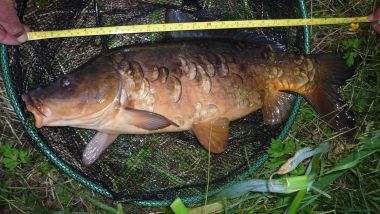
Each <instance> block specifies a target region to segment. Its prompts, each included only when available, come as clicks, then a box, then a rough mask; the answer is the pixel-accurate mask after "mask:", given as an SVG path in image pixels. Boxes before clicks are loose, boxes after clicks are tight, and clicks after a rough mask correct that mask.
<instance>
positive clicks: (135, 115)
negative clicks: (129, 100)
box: [125, 109, 178, 130]
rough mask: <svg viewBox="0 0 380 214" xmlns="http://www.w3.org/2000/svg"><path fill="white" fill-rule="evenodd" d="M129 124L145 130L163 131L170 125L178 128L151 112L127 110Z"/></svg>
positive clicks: (166, 119)
mask: <svg viewBox="0 0 380 214" xmlns="http://www.w3.org/2000/svg"><path fill="white" fill-rule="evenodd" d="M125 111H126V116H127V117H128V123H129V124H131V125H134V126H136V127H139V128H142V129H145V130H157V129H163V128H165V127H168V126H170V125H174V126H178V125H177V124H175V123H174V122H172V121H171V120H169V119H168V118H166V117H164V116H162V115H160V114H156V113H153V112H149V111H144V110H136V109H125Z"/></svg>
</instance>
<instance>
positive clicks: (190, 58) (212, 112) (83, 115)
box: [22, 10, 355, 166]
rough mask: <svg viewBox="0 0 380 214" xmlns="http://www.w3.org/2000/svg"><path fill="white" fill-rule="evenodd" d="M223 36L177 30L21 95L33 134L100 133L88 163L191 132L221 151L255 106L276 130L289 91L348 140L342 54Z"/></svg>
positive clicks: (177, 16)
mask: <svg viewBox="0 0 380 214" xmlns="http://www.w3.org/2000/svg"><path fill="white" fill-rule="evenodd" d="M167 17H169V18H168V19H169V22H176V21H189V20H191V18H189V15H188V14H184V13H181V12H179V11H174V10H173V11H169V13H168V14H167ZM216 32H217V33H218V34H220V35H222V32H221V31H216ZM229 32H230V33H227V34H225V35H227V38H224V39H212V34H207V33H203V34H202V37H197V36H194V35H192V34H189V33H188V32H179V33H178V34H177V35H179V34H181V36H180V37H189V38H190V39H187V40H183V41H178V40H175V39H173V40H171V41H166V42H159V43H154V44H145V45H139V46H130V47H123V48H120V49H116V50H112V51H110V52H108V53H105V54H101V55H100V56H97V57H95V58H93V59H92V60H90V61H89V62H87V63H86V64H84V65H82V66H80V67H79V68H77V69H76V70H74V71H73V72H71V73H69V74H68V75H65V76H63V77H62V78H60V79H58V80H57V81H56V82H54V83H52V84H51V85H50V86H48V87H45V88H37V89H34V90H32V91H30V92H29V93H27V94H24V95H22V100H23V101H24V102H25V104H26V108H27V109H28V111H30V112H32V113H33V115H34V118H35V126H36V127H37V128H40V127H43V126H71V127H77V128H86V129H94V130H97V131H98V132H97V134H96V135H95V136H94V137H93V139H92V140H91V141H90V142H89V143H88V144H87V145H86V148H85V149H84V152H83V156H82V161H83V164H84V165H86V166H89V165H91V164H93V163H94V162H95V161H96V160H97V159H98V158H99V157H100V155H101V154H102V153H103V152H104V151H105V150H106V149H107V147H109V146H110V145H111V143H112V142H113V141H114V140H115V139H116V138H117V136H118V135H120V134H152V133H162V132H179V131H186V130H192V131H193V133H194V134H195V136H196V137H197V139H198V141H199V142H200V144H201V145H202V146H203V147H204V148H205V149H207V150H208V151H210V152H212V153H222V152H223V151H224V150H225V149H226V147H227V141H228V132H229V130H228V129H229V123H230V121H233V120H236V119H239V118H242V117H244V116H246V115H248V114H250V113H252V112H254V111H257V110H259V109H261V110H262V113H263V120H264V123H266V124H269V125H276V124H281V123H283V122H284V121H286V120H287V119H288V117H289V115H290V112H291V111H292V108H293V104H294V101H295V95H294V93H297V94H300V95H302V96H303V97H304V98H305V99H306V100H307V101H308V102H309V103H310V104H311V105H312V106H313V107H314V108H315V109H316V110H317V112H319V113H320V114H321V116H322V118H323V119H324V120H325V121H327V122H328V123H329V124H330V125H331V127H332V128H333V129H335V130H336V131H339V132H343V133H345V135H346V136H347V137H348V138H350V137H351V136H352V130H353V128H354V126H355V119H354V115H353V113H352V112H351V111H350V109H349V107H348V106H347V105H345V104H344V102H343V99H342V98H341V96H340V95H339V86H340V85H342V84H344V82H345V80H346V79H348V78H350V77H351V76H352V75H353V69H350V68H348V67H347V66H346V65H345V61H344V60H343V58H342V57H341V56H339V55H335V54H325V55H323V54H317V55H308V56H304V55H297V54H293V53H287V52H284V51H281V50H274V49H273V48H272V47H273V46H271V45H257V44H253V43H251V42H245V41H238V40H236V38H232V39H228V37H231V35H233V36H232V37H234V36H235V37H236V36H237V35H239V34H238V33H234V32H233V31H229ZM231 32H232V33H231ZM172 34H173V35H176V34H175V33H172ZM228 35H229V36H228ZM174 37H175V36H174ZM248 37H252V36H251V35H250V36H248ZM259 37H260V36H256V37H254V39H256V40H257V38H259ZM194 38H195V39H194ZM259 40H260V38H259ZM258 43H260V42H258Z"/></svg>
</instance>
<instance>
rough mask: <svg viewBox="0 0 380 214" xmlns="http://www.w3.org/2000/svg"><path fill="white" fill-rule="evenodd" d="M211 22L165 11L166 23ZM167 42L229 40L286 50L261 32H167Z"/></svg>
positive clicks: (185, 13)
mask: <svg viewBox="0 0 380 214" xmlns="http://www.w3.org/2000/svg"><path fill="white" fill-rule="evenodd" d="M214 20H215V19H214ZM197 21H213V20H212V19H211V18H210V17H203V18H202V17H197V15H196V14H190V13H187V12H184V11H182V10H179V9H168V10H167V11H166V22H167V23H178V22H197ZM166 38H167V39H168V40H173V39H174V40H186V39H188V40H193V39H231V40H237V41H243V42H251V43H255V44H263V45H264V44H265V45H271V46H272V48H273V49H276V50H286V48H287V47H286V45H285V42H283V41H279V39H278V38H275V37H274V36H273V35H269V34H265V33H264V32H263V31H257V30H256V31H253V30H248V29H238V30H237V29H233V30H199V31H198V30H197V31H174V32H167V34H166Z"/></svg>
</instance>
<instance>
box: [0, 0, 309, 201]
mask: <svg viewBox="0 0 380 214" xmlns="http://www.w3.org/2000/svg"><path fill="white" fill-rule="evenodd" d="M299 5H300V9H301V13H302V17H303V18H308V14H307V8H306V5H305V2H304V0H299ZM304 37H305V38H304V48H305V53H306V54H310V28H309V26H304ZM0 63H1V71H2V75H3V80H4V85H5V90H6V93H7V96H8V99H9V101H10V103H11V105H12V106H13V108H14V110H15V112H16V114H17V117H18V118H19V119H20V121H21V123H22V125H23V127H24V128H25V129H26V130H27V132H28V134H29V136H30V137H31V138H32V139H33V140H34V141H35V142H36V145H37V148H38V149H39V150H40V151H41V152H42V153H43V154H44V155H45V156H46V157H47V158H48V159H49V160H50V162H51V163H52V164H53V165H55V166H56V167H57V168H58V169H59V170H61V171H62V172H63V173H65V174H66V175H68V176H69V177H71V178H73V179H74V180H76V181H78V182H79V183H80V184H82V185H84V186H85V187H87V188H89V189H91V190H93V191H95V192H97V193H99V194H100V195H102V196H105V197H107V198H109V199H114V196H113V195H114V194H113V192H112V191H111V190H109V189H107V188H105V187H103V186H101V185H99V184H97V183H95V182H93V181H91V180H90V179H88V178H86V177H84V176H82V175H80V174H79V173H78V172H77V171H76V170H74V169H72V168H71V167H70V166H68V165H67V164H66V163H65V162H64V161H63V160H62V159H60V158H59V157H58V156H57V155H56V154H54V152H53V151H52V150H51V148H50V147H49V146H47V145H46V144H45V143H44V142H43V140H42V139H41V138H40V137H39V135H38V132H37V130H36V129H35V128H33V127H30V126H28V125H27V120H26V118H25V116H24V115H23V110H22V107H21V104H20V101H19V99H18V96H17V95H16V92H15V89H14V85H13V83H12V75H11V71H10V69H9V61H8V51H7V47H6V46H5V45H3V44H1V45H0ZM301 103H302V97H301V96H300V95H298V96H297V100H296V102H295V104H294V107H293V111H292V113H291V115H290V117H289V119H288V121H287V122H286V124H285V126H284V128H283V130H282V131H281V133H280V134H279V136H278V139H279V140H284V139H285V137H286V134H287V133H288V131H289V130H290V128H291V126H292V125H293V123H294V121H295V119H296V117H297V114H298V111H299V108H300V106H301ZM268 158H269V156H268V154H262V155H261V157H259V158H258V160H257V161H256V163H255V164H254V165H252V166H251V167H250V168H249V169H248V170H247V171H245V172H244V173H242V174H241V175H240V176H238V177H237V178H236V179H234V180H232V181H231V182H229V183H227V184H225V185H224V186H222V187H220V188H217V189H213V190H212V191H210V192H209V193H208V195H209V197H211V196H212V195H214V194H216V193H217V192H219V191H221V190H223V189H225V188H227V187H229V186H231V185H233V184H235V183H237V182H239V181H242V180H244V179H246V178H247V177H248V176H250V175H251V174H252V173H254V172H255V171H256V170H257V169H258V168H259V167H260V166H262V165H263V164H264V163H265V162H266V161H267V160H268ZM203 199H204V195H203V194H199V195H194V196H191V197H185V198H182V201H183V202H184V203H185V204H186V205H189V204H192V203H195V202H198V201H200V200H203ZM127 203H130V204H133V205H138V206H147V207H163V206H169V205H170V204H171V203H172V201H171V200H149V201H144V200H143V201H127Z"/></svg>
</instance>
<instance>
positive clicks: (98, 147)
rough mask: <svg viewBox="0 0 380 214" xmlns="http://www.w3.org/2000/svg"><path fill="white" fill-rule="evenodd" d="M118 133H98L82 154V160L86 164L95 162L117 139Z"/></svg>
mask: <svg viewBox="0 0 380 214" xmlns="http://www.w3.org/2000/svg"><path fill="white" fill-rule="evenodd" d="M117 136H118V134H106V133H102V132H98V133H96V135H95V136H94V137H93V138H92V140H91V141H90V142H89V143H88V144H87V146H86V148H85V149H84V152H83V155H82V162H83V164H84V165H85V166H90V165H91V164H93V163H94V162H95V161H96V160H97V159H98V158H99V156H100V155H101V154H102V153H103V152H104V150H106V149H107V148H108V147H109V146H110V145H111V143H112V142H113V141H114V140H116V138H117Z"/></svg>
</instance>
